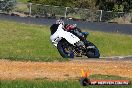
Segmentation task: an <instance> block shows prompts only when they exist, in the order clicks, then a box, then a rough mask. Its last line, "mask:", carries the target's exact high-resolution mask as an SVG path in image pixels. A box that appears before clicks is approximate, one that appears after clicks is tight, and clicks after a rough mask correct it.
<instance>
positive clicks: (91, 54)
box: [86, 42, 100, 58]
mask: <svg viewBox="0 0 132 88" xmlns="http://www.w3.org/2000/svg"><path fill="white" fill-rule="evenodd" d="M86 56H87V57H88V58H99V57H100V53H99V50H98V48H97V47H96V46H95V45H94V44H93V43H91V42H87V52H86Z"/></svg>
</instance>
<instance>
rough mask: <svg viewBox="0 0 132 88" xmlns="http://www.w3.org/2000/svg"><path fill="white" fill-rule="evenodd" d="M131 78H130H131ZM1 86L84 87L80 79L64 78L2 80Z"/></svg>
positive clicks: (20, 87) (29, 87) (95, 77)
mask: <svg viewBox="0 0 132 88" xmlns="http://www.w3.org/2000/svg"><path fill="white" fill-rule="evenodd" d="M100 77H101V79H106V78H107V79H115V78H116V79H118V80H119V79H128V78H121V77H116V76H107V75H92V76H91V77H90V78H92V79H100ZM129 80H130V79H129ZM0 86H1V88H84V87H83V86H81V85H80V82H79V79H78V80H64V81H53V80H46V79H36V80H1V81H0ZM131 87H132V85H121V86H116V85H115V86H113V85H112V86H108V85H107V86H97V85H96V86H88V87H86V88H131Z"/></svg>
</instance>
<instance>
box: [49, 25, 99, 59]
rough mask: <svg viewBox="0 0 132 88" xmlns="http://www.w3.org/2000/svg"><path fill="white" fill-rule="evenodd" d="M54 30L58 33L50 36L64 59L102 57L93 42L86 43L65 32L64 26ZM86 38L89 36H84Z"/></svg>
mask: <svg viewBox="0 0 132 88" xmlns="http://www.w3.org/2000/svg"><path fill="white" fill-rule="evenodd" d="M53 30H56V31H55V32H54V33H53V34H52V35H51V36H50V40H51V42H52V44H53V45H54V46H56V47H57V49H58V52H59V53H60V55H61V56H62V57H63V58H74V57H82V56H87V57H88V58H99V57H100V53H99V50H98V48H97V47H96V46H95V45H94V44H93V43H92V42H90V41H87V40H85V43H84V42H83V41H81V40H80V39H79V38H78V37H77V36H75V35H74V34H73V33H71V32H67V31H65V30H64V29H63V25H62V24H60V25H58V27H55V29H53ZM84 36H85V37H87V34H84Z"/></svg>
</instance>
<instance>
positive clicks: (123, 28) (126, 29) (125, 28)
mask: <svg viewBox="0 0 132 88" xmlns="http://www.w3.org/2000/svg"><path fill="white" fill-rule="evenodd" d="M0 20H9V21H16V22H20V23H29V24H39V25H51V24H53V23H55V21H56V19H48V18H33V17H19V16H10V15H5V14H0ZM64 21H65V23H68V24H77V26H78V27H79V28H81V29H90V30H92V31H103V32H112V33H121V34H129V35H132V24H117V23H103V22H85V21H73V20H64Z"/></svg>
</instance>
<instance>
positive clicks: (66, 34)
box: [50, 24, 80, 46]
mask: <svg viewBox="0 0 132 88" xmlns="http://www.w3.org/2000/svg"><path fill="white" fill-rule="evenodd" d="M62 38H64V39H66V40H67V41H68V42H69V43H70V44H72V45H74V44H75V43H76V42H79V41H80V39H79V38H78V37H76V36H75V35H73V34H72V33H70V32H67V31H64V29H63V25H62V24H60V25H59V26H58V29H57V31H56V32H55V33H54V34H53V35H51V36H50V39H51V41H52V43H53V44H54V45H55V46H57V44H58V42H59V41H60V40H61V39H62Z"/></svg>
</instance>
